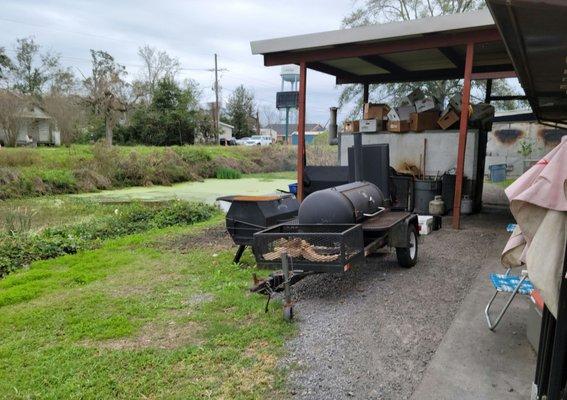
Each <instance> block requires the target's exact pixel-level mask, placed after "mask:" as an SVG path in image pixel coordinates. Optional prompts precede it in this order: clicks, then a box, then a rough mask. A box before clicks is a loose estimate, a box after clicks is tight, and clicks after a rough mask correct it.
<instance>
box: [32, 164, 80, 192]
mask: <svg viewBox="0 0 567 400" xmlns="http://www.w3.org/2000/svg"><path fill="white" fill-rule="evenodd" d="M38 176H39V178H41V180H42V182H43V183H44V184H45V186H47V188H48V191H49V192H50V193H56V194H58V193H75V192H76V191H77V181H76V180H75V176H74V175H73V173H72V172H71V171H69V170H66V169H50V170H46V171H41V172H40V173H39V174H38Z"/></svg>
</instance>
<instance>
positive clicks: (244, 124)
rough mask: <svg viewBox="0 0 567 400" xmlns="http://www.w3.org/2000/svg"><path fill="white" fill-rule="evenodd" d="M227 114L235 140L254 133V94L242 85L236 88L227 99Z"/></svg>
mask: <svg viewBox="0 0 567 400" xmlns="http://www.w3.org/2000/svg"><path fill="white" fill-rule="evenodd" d="M226 108H227V114H228V117H229V118H230V122H231V124H232V125H233V126H234V136H235V137H237V138H241V137H245V136H248V135H250V133H251V132H253V131H254V123H253V122H252V121H254V119H255V118H256V116H255V109H256V105H255V103H254V94H253V93H252V92H251V91H249V90H247V89H246V88H245V87H244V86H243V85H240V86H238V87H237V88H236V89H235V90H234V92H232V94H231V95H230V97H229V98H228V103H227V106H226Z"/></svg>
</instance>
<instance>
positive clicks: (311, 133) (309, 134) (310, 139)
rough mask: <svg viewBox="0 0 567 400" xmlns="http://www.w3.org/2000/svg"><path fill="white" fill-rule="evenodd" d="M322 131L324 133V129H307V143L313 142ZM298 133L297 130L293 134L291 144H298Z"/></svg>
mask: <svg viewBox="0 0 567 400" xmlns="http://www.w3.org/2000/svg"><path fill="white" fill-rule="evenodd" d="M321 133H323V131H306V132H305V144H313V142H314V141H315V138H316V137H317V136H318V135H319V134H321ZM297 135H298V133H297V131H295V132H293V133H292V134H291V144H293V145H297Z"/></svg>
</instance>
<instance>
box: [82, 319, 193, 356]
mask: <svg viewBox="0 0 567 400" xmlns="http://www.w3.org/2000/svg"><path fill="white" fill-rule="evenodd" d="M199 331H200V328H199V327H198V326H197V324H195V323H192V322H189V323H183V324H180V323H177V322H175V321H169V322H167V323H166V324H165V325H161V324H156V323H149V324H146V325H144V326H143V327H142V329H141V330H140V332H139V333H138V334H137V335H136V336H134V337H128V338H120V339H110V340H103V341H93V340H89V341H87V342H85V343H83V345H84V346H86V347H96V348H99V349H109V350H139V349H150V348H151V349H175V348H178V347H181V346H187V345H199V344H202V343H203V339H202V338H201V337H200V335H199Z"/></svg>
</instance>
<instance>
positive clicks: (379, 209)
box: [362, 207, 386, 218]
mask: <svg viewBox="0 0 567 400" xmlns="http://www.w3.org/2000/svg"><path fill="white" fill-rule="evenodd" d="M385 209H386V208H384V207H378V211H376V212H375V213H372V214H366V213H364V214H362V215H364V216H365V217H370V218H371V217H375V216H377V215H378V214H380V213H381V212H382V211H384V210H385Z"/></svg>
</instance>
